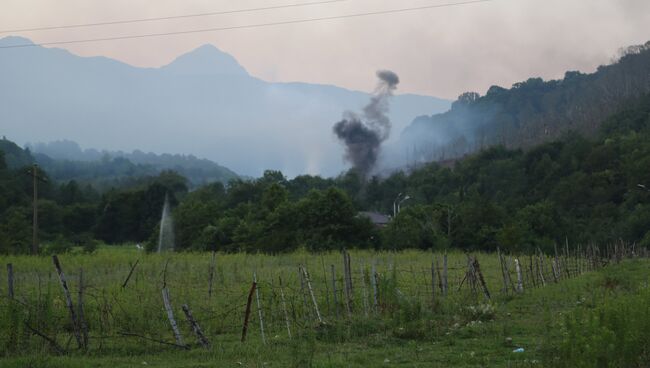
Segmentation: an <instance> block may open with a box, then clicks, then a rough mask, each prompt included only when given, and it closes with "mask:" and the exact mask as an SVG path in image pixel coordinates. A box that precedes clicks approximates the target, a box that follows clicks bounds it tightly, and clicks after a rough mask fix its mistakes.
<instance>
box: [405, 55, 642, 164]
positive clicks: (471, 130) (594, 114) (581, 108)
mask: <svg viewBox="0 0 650 368" xmlns="http://www.w3.org/2000/svg"><path fill="white" fill-rule="evenodd" d="M646 93H650V42H647V43H646V44H645V45H638V46H631V47H628V48H625V49H623V50H621V52H620V57H619V58H618V60H616V61H615V62H613V63H612V64H611V65H604V66H600V67H599V68H598V70H597V71H596V72H594V73H591V74H585V73H580V72H577V71H569V72H566V73H565V76H564V78H563V79H561V80H550V81H543V80H542V79H541V78H530V79H528V80H526V81H522V82H519V83H515V84H514V85H513V86H512V88H510V89H506V88H503V87H499V86H492V87H490V88H489V89H488V91H487V92H486V94H485V95H484V96H481V95H479V94H478V93H476V92H466V93H464V94H462V95H461V96H459V98H458V100H457V101H456V102H454V103H453V104H452V108H451V110H449V111H447V112H445V113H442V114H436V115H432V116H421V117H418V118H416V119H415V120H414V121H413V122H412V123H411V125H410V126H409V127H408V128H407V129H405V130H404V132H403V133H402V136H401V138H400V142H401V145H402V146H403V147H405V148H407V149H408V150H409V158H408V161H409V164H417V163H421V162H429V161H433V160H448V159H456V158H459V157H463V156H465V155H467V154H469V153H473V152H477V151H479V150H482V149H484V148H486V147H489V146H493V145H496V144H499V145H502V146H504V147H506V148H524V149H528V148H531V147H534V146H535V145H538V144H540V143H544V142H549V141H552V140H556V139H560V138H561V137H562V136H563V135H565V134H566V133H567V132H569V131H576V132H580V133H581V134H583V135H585V136H587V137H592V138H593V137H595V136H596V134H597V133H598V132H599V128H600V126H601V124H602V123H603V122H604V120H605V119H606V118H607V117H608V116H610V115H611V114H613V113H615V112H616V111H618V110H619V109H620V108H622V107H623V106H625V104H627V103H628V101H630V100H633V99H636V98H639V97H641V96H642V95H644V94H646Z"/></svg>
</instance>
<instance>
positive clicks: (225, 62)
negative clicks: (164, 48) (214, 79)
mask: <svg viewBox="0 0 650 368" xmlns="http://www.w3.org/2000/svg"><path fill="white" fill-rule="evenodd" d="M161 69H162V70H165V71H168V72H172V73H175V74H183V75H188V74H189V75H240V76H248V72H247V71H246V69H244V67H242V66H241V65H240V64H239V62H237V60H236V59H235V58H234V57H232V55H230V54H228V53H225V52H223V51H221V50H219V49H218V48H217V47H215V46H214V45H211V44H205V45H203V46H201V47H199V48H196V49H194V50H192V51H190V52H188V53H186V54H183V55H181V56H179V57H177V58H176V59H175V60H174V61H172V62H171V63H169V64H167V65H165V66H163V67H162V68H161Z"/></svg>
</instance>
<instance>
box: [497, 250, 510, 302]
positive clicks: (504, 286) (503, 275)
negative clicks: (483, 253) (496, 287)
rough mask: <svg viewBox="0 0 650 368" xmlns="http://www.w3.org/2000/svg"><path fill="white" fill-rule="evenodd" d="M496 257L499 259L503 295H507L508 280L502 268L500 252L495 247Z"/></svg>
mask: <svg viewBox="0 0 650 368" xmlns="http://www.w3.org/2000/svg"><path fill="white" fill-rule="evenodd" d="M497 257H499V265H500V267H501V277H503V290H502V291H503V293H504V294H508V280H507V278H506V272H505V268H504V266H503V257H501V250H500V249H499V247H497Z"/></svg>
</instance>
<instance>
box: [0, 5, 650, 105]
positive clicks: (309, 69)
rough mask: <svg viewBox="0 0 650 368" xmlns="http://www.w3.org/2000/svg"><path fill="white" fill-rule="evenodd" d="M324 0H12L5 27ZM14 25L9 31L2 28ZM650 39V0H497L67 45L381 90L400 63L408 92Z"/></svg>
mask: <svg viewBox="0 0 650 368" xmlns="http://www.w3.org/2000/svg"><path fill="white" fill-rule="evenodd" d="M314 1H315V0H238V1H225V0H183V1H180V0H175V1H174V0H111V1H106V0H57V1H51V0H49V1H43V0H41V1H39V0H3V1H2V12H0V25H1V26H0V28H2V30H8V29H17V28H28V27H38V26H51V25H65V24H78V23H88V22H102V21H111V20H122V19H134V18H146V17H160V16H169V15H180V14H192V13H201V12H214V11H222V10H231V9H242V8H251V7H264V6H273V5H282V4H295V3H300V2H314ZM462 1H466V0H402V1H390V0H346V1H338V2H335V3H329V4H322V5H313V6H307V7H301V8H288V9H275V10H267V11H259V12H252V13H238V14H230V15H218V16H209V17H202V18H191V19H180V20H170V21H161V22H146V23H138V24H127V25H124V24H122V25H113V26H103V27H93V28H79V29H67V30H50V31H37V32H21V33H13V34H14V35H21V36H24V37H28V38H31V39H32V40H33V41H35V42H37V43H39V42H49V41H66V40H72V39H79V38H94V37H110V36H121V35H131V34H142V33H158V32H174V31H184V30H191V29H198V28H210V27H227V26H238V25H247V24H255V23H266V22H276V21H285V20H295V19H304V18H313V17H324V16H335V15H344V14H353V13H359V12H368V11H377V10H387V9H399V8H407V7H418V6H426V5H432V4H444V3H453V2H462ZM5 35H8V34H0V37H2V36H5ZM648 40H650V1H648V0H493V1H490V2H483V3H477V4H470V5H463V6H452V7H444V8H436V9H428V10H419V11H413V12H403V13H395V14H387V15H376V16H368V17H359V18H352V19H342V20H329V21H320V22H311V23H303V24H290V25H281V26H275V27H265V28H252V29H239V30H228V31H220V32H209V33H200V34H189V35H177V36H171V37H158V38H147V39H135V40H122V41H106V42H96V43H87V44H70V45H64V46H58V47H63V48H66V49H69V50H70V51H72V52H73V53H76V54H79V55H85V56H94V55H104V56H108V57H111V58H115V59H119V60H122V61H124V62H126V63H129V64H132V65H137V66H150V67H156V66H160V65H164V64H166V63H169V62H170V61H171V60H173V59H174V58H175V57H176V56H178V55H179V54H182V53H184V52H187V51H189V50H191V49H194V48H196V47H198V46H200V45H202V44H205V43H211V44H213V45H215V46H217V47H219V48H220V49H222V50H223V51H226V52H228V53H230V54H232V55H233V56H234V57H235V58H237V59H238V60H239V62H240V63H241V64H242V65H243V66H244V67H245V68H246V69H247V70H248V71H249V72H250V73H251V74H253V75H255V76H257V77H260V78H262V79H265V80H268V81H304V82H315V83H326V84H336V85H339V86H343V87H348V88H351V89H360V90H366V91H369V90H372V88H373V86H374V84H375V78H374V71H375V70H377V69H391V70H393V71H395V72H396V73H397V74H399V76H400V79H401V83H400V86H399V92H401V93H405V92H411V93H419V94H428V95H434V96H439V97H446V98H455V97H456V96H457V95H458V94H460V93H461V92H464V91H470V90H471V91H477V92H480V93H481V94H483V93H485V91H486V89H487V88H488V87H489V86H490V85H493V84H498V85H501V86H504V87H508V86H510V85H511V84H512V83H513V82H516V81H519V80H522V79H526V78H528V77H530V76H541V77H543V78H545V79H548V78H558V77H561V76H562V75H563V73H564V71H565V70H581V71H586V72H589V71H593V70H594V69H595V68H596V67H597V66H598V65H600V64H604V63H608V62H610V61H611V60H612V58H614V57H615V56H616V55H617V53H618V49H619V48H620V47H622V46H626V45H631V44H639V43H644V42H646V41H648Z"/></svg>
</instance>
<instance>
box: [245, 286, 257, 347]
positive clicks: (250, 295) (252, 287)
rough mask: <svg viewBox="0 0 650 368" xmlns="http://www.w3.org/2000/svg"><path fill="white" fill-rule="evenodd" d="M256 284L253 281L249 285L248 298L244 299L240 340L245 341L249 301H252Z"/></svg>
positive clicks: (249, 309) (249, 308)
mask: <svg viewBox="0 0 650 368" xmlns="http://www.w3.org/2000/svg"><path fill="white" fill-rule="evenodd" d="M256 286H257V282H255V281H253V284H252V285H251V289H250V291H249V292H248V300H247V301H246V312H245V313H244V324H243V326H242V330H241V342H244V341H246V332H247V331H248V320H249V319H250V317H251V303H252V302H253V293H254V292H255V288H256Z"/></svg>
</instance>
